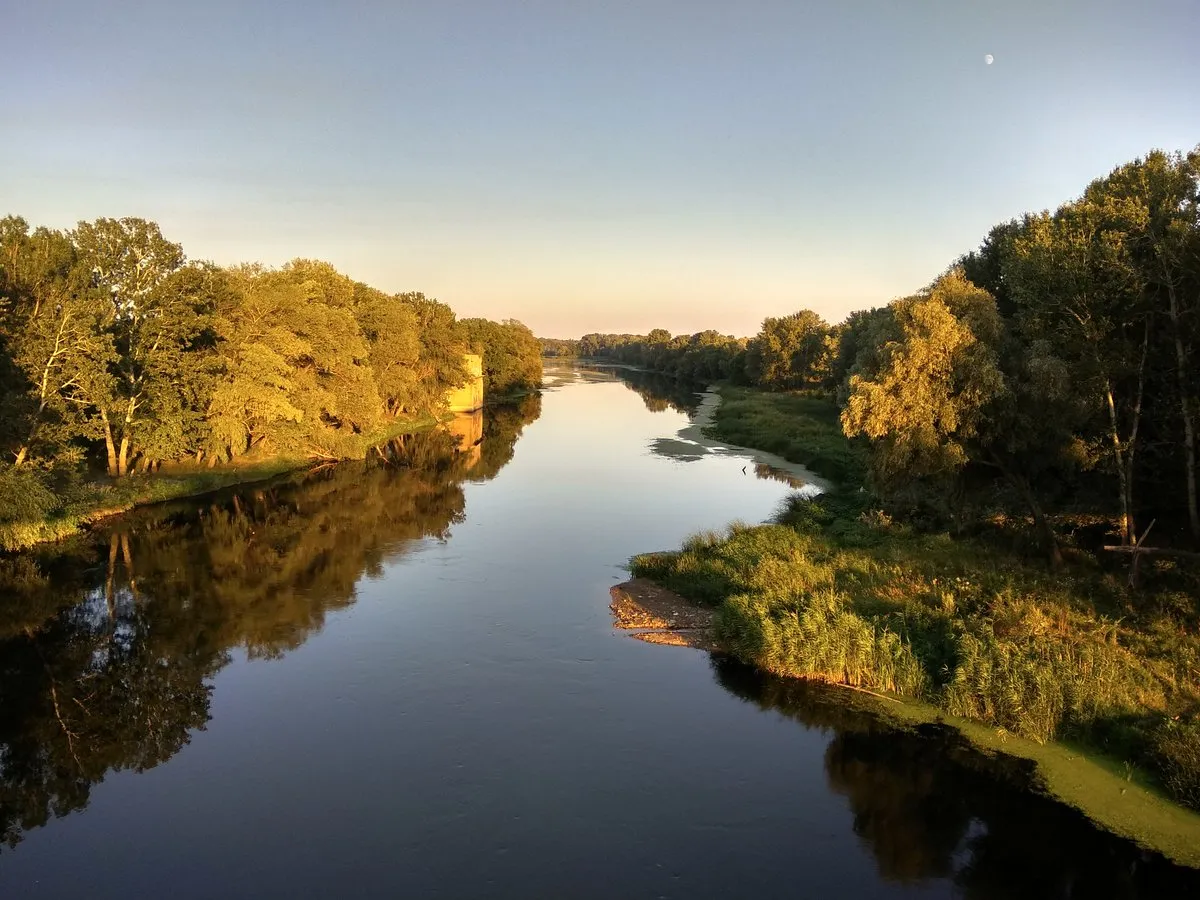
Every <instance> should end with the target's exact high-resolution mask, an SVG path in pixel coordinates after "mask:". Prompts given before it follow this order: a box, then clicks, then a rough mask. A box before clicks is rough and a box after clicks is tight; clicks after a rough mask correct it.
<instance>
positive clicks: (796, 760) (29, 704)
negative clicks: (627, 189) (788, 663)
mask: <svg viewBox="0 0 1200 900" xmlns="http://www.w3.org/2000/svg"><path fill="white" fill-rule="evenodd" d="M697 401H698V398H697V397H696V395H695V394H693V393H692V392H690V391H688V390H685V389H680V388H678V387H672V386H670V385H669V384H666V385H664V384H663V383H662V382H661V381H656V380H655V379H651V378H648V377H647V376H644V375H639V374H636V373H632V374H631V373H621V372H618V371H615V370H609V371H605V370H596V369H587V370H585V369H577V368H565V367H563V368H558V369H554V370H548V373H547V389H546V390H545V392H544V393H543V394H542V396H541V397H531V398H527V399H526V400H524V401H523V402H522V403H521V404H519V405H517V406H513V407H506V408H502V409H498V410H495V411H491V412H489V413H488V415H486V416H484V417H482V418H477V419H471V420H466V421H465V422H461V423H459V426H458V427H457V428H456V432H457V435H458V437H457V442H458V443H457V446H455V441H456V437H455V435H454V434H451V433H449V432H444V431H440V432H433V433H428V434H423V435H415V436H410V437H407V438H405V439H402V440H397V441H396V442H393V444H391V445H389V446H388V447H387V448H383V449H382V450H381V452H380V453H378V454H376V455H373V456H372V458H371V459H369V460H367V461H365V462H351V463H345V464H342V465H340V466H333V467H328V468H325V469H322V470H319V471H315V472H312V473H308V474H305V475H302V476H293V477H291V478H285V479H281V480H279V481H276V482H273V483H269V484H265V485H250V486H246V487H243V488H241V489H237V490H231V491H226V492H222V493H220V494H216V495H213V496H210V497H206V498H202V499H198V500H196V501H193V502H188V503H179V504H173V505H170V506H162V507H153V508H148V509H144V510H139V511H135V512H133V513H131V514H129V515H127V516H125V517H122V518H120V519H117V520H114V521H113V522H112V523H110V524H109V525H108V526H106V527H104V528H98V529H96V530H94V531H93V532H91V533H89V534H87V535H85V536H82V537H80V538H79V539H77V540H73V541H70V542H67V543H65V544H63V545H60V546H56V547H44V548H41V549H40V550H38V551H37V552H35V553H31V554H26V555H24V556H19V557H12V558H8V559H6V560H2V561H0V595H3V596H6V597H7V599H6V601H5V602H4V604H3V605H2V606H0V679H2V681H0V829H2V831H0V837H2V838H3V844H0V895H3V896H6V897H29V898H35V897H88V898H108V897H121V898H129V897H170V898H172V900H184V898H212V897H281V898H282V897H287V898H296V897H332V896H354V897H396V896H406V897H426V896H428V897H499V898H510V897H511V898H517V897H520V898H526V897H572V898H575V897H582V898H587V897H622V898H642V897H645V898H652V897H679V898H684V897H686V898H702V897H714V898H715V897H721V898H729V897H742V896H755V897H762V898H765V897H815V898H825V897H848V898H872V897H886V898H892V897H971V898H988V900H993V898H1006V897H1014V898H1015V897H1020V898H1042V897H1045V898H1067V897H1088V898H1102V897H1120V898H1150V897H1154V898H1158V897H1172V896H1186V895H1189V894H1190V895H1191V896H1200V879H1198V878H1197V874H1198V873H1196V872H1193V871H1191V870H1183V869H1180V868H1176V867H1172V866H1170V865H1169V864H1167V863H1165V862H1163V861H1162V860H1161V859H1160V858H1158V857H1156V856H1154V855H1153V854H1148V853H1143V852H1141V851H1139V850H1138V849H1137V848H1135V847H1134V846H1133V845H1131V844H1130V843H1128V842H1126V841H1123V840H1120V839H1117V838H1114V837H1112V836H1109V835H1107V834H1104V833H1101V832H1099V831H1097V830H1096V829H1094V828H1092V827H1091V826H1090V825H1089V824H1088V823H1087V822H1086V820H1084V819H1083V818H1082V817H1081V816H1080V815H1078V814H1076V813H1074V812H1072V811H1071V810H1068V809H1066V808H1064V807H1062V806H1060V805H1057V804H1055V803H1052V802H1050V801H1048V800H1045V799H1042V798H1039V797H1036V796H1032V795H1031V794H1029V793H1028V792H1027V791H1025V790H1024V789H1023V785H1024V783H1025V781H1026V780H1027V777H1028V775H1027V773H1026V772H1025V770H1024V768H1023V767H1022V766H1020V765H1015V764H1014V765H1009V766H997V765H995V764H991V763H988V762H987V761H986V760H984V759H983V758H982V757H981V756H980V755H978V754H976V753H974V752H973V751H971V750H970V749H969V748H967V747H965V746H963V745H962V744H961V742H959V741H957V740H955V738H954V736H953V735H951V734H947V733H944V732H942V731H940V730H938V729H936V728H926V729H924V731H923V732H922V733H904V734H899V733H894V732H890V731H889V730H888V729H887V728H885V727H883V726H882V725H881V724H880V723H878V722H877V721H876V720H875V719H874V718H873V717H872V716H871V715H870V714H869V713H867V712H864V711H862V710H860V709H857V708H856V707H855V706H854V704H853V703H852V702H848V698H847V696H846V695H847V694H848V693H849V692H846V691H839V690H837V689H831V688H823V687H820V686H814V685H805V684H801V683H795V682H791V683H785V682H782V681H778V680H775V679H769V678H764V677H761V676H758V675H756V674H755V673H753V672H751V671H749V670H747V669H746V668H744V667H742V666H740V665H737V664H735V663H733V662H731V661H729V660H723V659H721V658H718V657H712V656H710V655H708V654H706V653H702V652H699V651H694V650H687V649H682V648H674V647H658V646H652V645H649V644H645V643H641V642H639V641H636V640H632V639H630V638H629V637H628V636H627V635H625V634H623V633H620V632H615V631H614V630H613V628H612V623H611V619H610V615H609V610H608V601H609V594H608V590H609V588H610V587H611V586H612V585H613V584H615V583H617V582H619V581H621V580H624V579H625V578H626V577H627V573H626V571H625V569H624V568H623V566H624V564H625V563H626V561H627V560H628V558H629V557H630V556H631V555H632V554H634V553H637V552H641V551H646V550H655V549H665V548H672V547H675V546H677V545H678V544H679V543H680V542H681V541H682V539H683V538H684V537H686V536H687V535H688V534H690V533H692V532H694V531H697V530H699V529H705V528H720V527H722V526H724V525H725V524H727V523H728V522H730V521H732V520H734V519H741V520H744V521H749V522H757V521H762V520H764V519H766V518H768V517H769V516H770V515H771V513H772V511H773V510H774V509H775V508H776V506H777V505H778V504H779V503H780V501H781V500H782V499H783V498H784V496H785V495H786V494H787V493H788V492H789V491H790V490H791V489H792V488H791V486H789V484H787V483H786V480H787V479H783V478H778V477H770V476H772V475H774V474H777V473H772V472H771V471H769V470H767V469H765V468H762V467H759V468H758V469H756V467H755V466H754V465H753V460H751V459H749V458H747V457H746V456H745V455H743V454H741V453H738V452H733V451H730V452H711V450H709V449H707V448H704V447H698V446H697V447H695V450H694V452H693V451H691V450H689V449H688V444H687V442H686V441H685V440H680V439H679V438H678V437H677V435H678V434H679V432H680V431H681V430H683V429H684V428H685V426H687V424H688V416H687V410H692V409H694V408H695V406H696V403H697ZM761 476H767V477H761Z"/></svg>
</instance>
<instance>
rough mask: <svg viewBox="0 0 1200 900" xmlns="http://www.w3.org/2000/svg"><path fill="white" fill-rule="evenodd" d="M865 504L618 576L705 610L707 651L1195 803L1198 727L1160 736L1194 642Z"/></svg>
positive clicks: (1193, 697)
mask: <svg viewBox="0 0 1200 900" xmlns="http://www.w3.org/2000/svg"><path fill="white" fill-rule="evenodd" d="M863 506H864V501H863V500H860V499H858V498H857V497H855V496H848V495H843V496H833V497H827V498H823V499H821V500H819V501H815V502H808V501H801V500H794V501H792V502H791V503H790V504H789V505H788V506H787V507H785V509H784V510H782V511H781V513H780V516H779V519H778V522H777V523H776V524H770V525H763V526H759V527H747V526H744V525H736V526H733V527H731V528H730V529H729V530H727V531H726V532H725V533H724V534H721V535H715V534H713V533H711V532H710V533H705V534H702V535H698V536H696V537H694V538H692V539H690V540H689V541H688V542H687V543H686V544H685V545H684V547H683V548H682V549H681V550H680V551H678V552H674V553H657V554H647V555H643V556H638V557H635V558H634V560H633V563H632V568H633V572H634V574H635V575H638V576H642V577H647V578H651V579H654V580H655V581H658V582H660V583H662V584H664V585H666V586H667V587H669V588H671V589H673V590H675V591H677V592H679V593H680V594H683V595H684V596H686V597H689V598H690V599H693V600H694V601H696V602H699V603H703V604H706V605H710V606H715V607H717V609H718V615H717V631H718V636H719V637H720V638H721V640H722V641H723V642H724V644H725V645H726V646H727V647H728V649H729V650H730V651H731V652H732V653H734V654H735V655H736V656H738V657H739V658H741V659H743V660H745V661H746V662H749V663H751V664H754V665H756V666H758V667H760V668H762V669H765V670H767V671H770V672H774V673H777V674H782V675H791V676H799V677H806V678H816V679H821V680H826V681H833V682H838V683H842V684H848V685H853V686H856V687H864V688H869V689H871V690H877V691H891V692H894V693H895V694H897V695H900V696H903V697H907V698H911V699H915V700H922V701H925V702H929V703H933V704H935V705H937V706H939V707H941V708H942V709H944V710H946V711H947V712H948V713H952V714H955V715H959V716H963V717H967V718H971V719H975V720H978V721H980V722H984V723H986V724H988V725H991V726H994V727H996V728H999V729H1003V730H1004V731H1007V732H1010V733H1013V734H1018V735H1021V736H1024V737H1027V738H1031V739H1033V740H1036V741H1039V742H1045V741H1050V740H1056V739H1063V738H1072V739H1077V740H1083V741H1084V742H1087V743H1090V744H1092V745H1093V746H1096V747H1098V748H1099V749H1102V750H1105V751H1107V752H1109V753H1113V754H1116V755H1118V756H1120V757H1122V758H1126V759H1131V760H1133V761H1134V762H1135V763H1136V764H1138V765H1144V766H1147V767H1148V768H1150V769H1152V770H1155V771H1157V772H1158V773H1159V776H1160V778H1161V780H1162V782H1163V783H1164V785H1166V786H1167V787H1168V788H1169V789H1170V790H1171V791H1172V792H1173V794H1174V796H1176V798H1177V799H1179V800H1180V801H1181V802H1187V803H1192V804H1196V803H1197V796H1196V791H1197V787H1196V786H1197V784H1200V751H1198V750H1197V747H1198V746H1200V737H1198V735H1200V726H1198V725H1195V724H1194V723H1193V724H1191V725H1187V726H1181V725H1178V724H1176V723H1174V722H1173V721H1172V718H1173V717H1176V716H1179V717H1182V718H1183V720H1185V721H1187V720H1188V718H1189V717H1190V716H1193V715H1194V714H1195V712H1196V711H1197V710H1200V684H1198V683H1197V679H1196V671H1197V670H1196V668H1195V663H1196V660H1197V659H1200V655H1198V654H1200V639H1198V638H1197V637H1196V635H1195V629H1194V627H1193V628H1189V627H1188V625H1187V623H1184V622H1179V621H1177V620H1175V619H1172V618H1171V617H1170V616H1169V615H1168V616H1166V617H1165V618H1164V614H1162V613H1160V612H1157V611H1152V604H1151V605H1150V606H1147V605H1145V603H1144V598H1140V597H1132V596H1130V595H1129V594H1128V592H1127V589H1126V587H1125V586H1124V583H1123V577H1122V576H1121V574H1119V573H1117V574H1111V575H1110V574H1106V573H1104V572H1102V571H1100V570H1099V569H1098V568H1096V567H1092V568H1087V567H1083V566H1081V565H1079V564H1077V565H1076V567H1075V568H1074V569H1073V570H1072V571H1070V572H1069V573H1068V574H1066V575H1057V576H1056V575H1051V574H1050V573H1049V572H1048V571H1046V570H1045V569H1044V568H1043V567H1042V566H1040V565H1039V564H1038V563H1036V562H1026V561H1025V560H1022V559H1020V558H1017V557H1014V556H1012V555H1011V554H1007V553H1003V552H1001V551H999V550H997V549H995V548H993V547H989V546H987V545H985V544H981V543H978V542H972V541H955V540H951V539H949V538H948V537H947V536H945V535H928V534H919V533H915V532H913V531H911V530H909V529H905V528H901V527H897V526H895V525H893V524H892V523H891V522H890V521H888V520H887V518H886V517H884V516H880V515H878V514H877V513H870V512H868V511H865V510H864V509H863ZM1138 604H1142V606H1143V608H1142V609H1141V610H1139V609H1138V606H1137V605H1138ZM1168 726H1170V728H1171V730H1170V731H1169V732H1167V731H1164V729H1167V728H1168ZM1162 734H1167V735H1168V737H1166V738H1160V735H1162Z"/></svg>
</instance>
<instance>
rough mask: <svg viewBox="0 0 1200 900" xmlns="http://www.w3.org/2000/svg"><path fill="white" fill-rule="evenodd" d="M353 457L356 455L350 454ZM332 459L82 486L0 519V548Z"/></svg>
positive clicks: (366, 441)
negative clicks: (28, 517)
mask: <svg viewBox="0 0 1200 900" xmlns="http://www.w3.org/2000/svg"><path fill="white" fill-rule="evenodd" d="M438 421H439V420H438V419H437V418H435V417H434V416H421V417H419V418H413V419H406V420H404V421H400V422H395V423H393V424H392V425H391V426H390V427H388V428H385V429H381V430H380V431H378V432H375V433H374V434H371V435H369V436H364V438H363V440H362V441H361V443H360V444H359V446H358V447H356V448H355V449H356V452H358V451H361V452H358V455H365V454H366V452H367V451H368V450H369V449H370V448H371V447H374V446H378V445H379V444H382V443H385V442H387V441H389V440H391V439H393V438H395V437H399V436H400V435H403V434H413V433H416V432H419V431H424V430H427V429H429V428H432V427H434V426H435V425H436V424H437V423H438ZM346 458H354V457H346ZM325 462H328V460H320V461H316V460H313V459H312V458H311V457H308V456H271V457H252V456H246V457H241V458H239V459H237V460H234V461H232V462H230V463H225V464H222V465H219V466H215V467H213V468H208V467H207V466H204V465H202V464H195V465H192V464H175V465H172V466H169V467H168V468H166V469H165V470H160V471H157V472H153V473H138V474H132V475H127V476H125V477H123V478H119V479H109V480H105V481H97V482H91V483H88V484H84V485H81V486H79V487H77V488H76V489H75V490H73V491H72V492H71V494H70V495H69V496H66V497H64V498H62V500H61V503H60V505H59V506H58V508H57V509H56V510H55V511H54V513H53V514H51V515H50V516H47V517H46V518H44V519H40V520H37V521H30V522H0V549H2V550H7V551H19V550H25V549H28V548H30V547H33V546H36V545H37V544H42V543H47V542H51V541H59V540H63V539H65V538H68V537H70V536H71V535H73V534H76V533H77V532H79V531H80V530H82V529H85V528H88V527H90V526H91V525H94V524H95V523H97V522H100V521H102V520H104V519H108V518H111V517H113V516H117V515H121V514H122V513H126V512H129V511H130V510H132V509H135V508H137V507H141V506H151V505H154V504H156V503H167V502H170V501H172V500H182V499H184V498H187V497H198V496H201V495H203V494H208V493H211V492H213V491H218V490H222V489H223V488H228V487H233V486H234V485H239V484H252V483H254V482H259V481H267V480H269V479H272V478H276V477H278V476H280V475H286V474H289V473H291V472H297V471H300V470H302V469H306V468H309V467H311V466H313V465H316V464H321V463H325Z"/></svg>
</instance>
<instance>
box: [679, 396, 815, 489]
mask: <svg viewBox="0 0 1200 900" xmlns="http://www.w3.org/2000/svg"><path fill="white" fill-rule="evenodd" d="M720 405H721V395H720V394H719V393H717V392H716V391H715V390H713V389H712V388H711V387H710V388H709V389H708V390H706V391H704V392H703V393H702V394H701V395H700V407H699V408H698V409H697V410H696V414H695V415H694V416H693V417H692V422H691V424H690V425H688V426H687V427H686V428H682V429H680V430H679V433H678V436H679V438H680V439H681V440H684V441H687V442H689V443H690V444H693V445H696V446H697V447H700V448H703V450H704V451H706V452H709V453H731V452H734V453H736V454H737V455H738V456H749V457H750V458H751V459H753V460H754V462H755V463H756V464H757V465H759V466H763V467H765V469H766V470H767V471H770V472H776V473H779V474H780V475H784V476H787V477H788V478H790V479H792V480H793V482H794V486H797V487H800V486H801V485H803V487H801V488H800V489H801V490H805V491H806V492H807V493H812V494H818V493H824V492H826V491H831V490H833V483H832V482H830V481H827V480H826V479H824V478H822V477H820V476H819V475H815V474H813V472H812V471H811V470H809V469H807V468H805V467H804V466H802V465H800V464H799V463H794V462H790V461H789V460H786V459H784V458H783V457H782V456H776V455H775V454H774V453H767V452H766V451H764V450H755V449H754V448H753V447H741V446H739V445H737V444H730V443H726V442H723V441H718V440H715V439H713V438H711V437H709V436H708V435H707V434H706V433H705V430H706V429H707V428H708V427H709V426H711V425H712V423H713V415H714V414H715V413H716V411H717V407H719V406H720ZM781 480H783V479H781Z"/></svg>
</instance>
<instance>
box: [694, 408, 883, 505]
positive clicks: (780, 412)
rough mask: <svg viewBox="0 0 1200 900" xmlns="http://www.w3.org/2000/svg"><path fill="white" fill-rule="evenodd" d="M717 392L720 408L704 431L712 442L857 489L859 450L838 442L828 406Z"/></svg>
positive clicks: (834, 413)
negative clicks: (780, 461) (785, 462)
mask: <svg viewBox="0 0 1200 900" xmlns="http://www.w3.org/2000/svg"><path fill="white" fill-rule="evenodd" d="M718 390H719V392H720V395H721V405H720V406H719V407H718V408H717V410H716V412H715V414H714V415H713V424H712V426H711V427H710V428H709V429H708V433H709V434H710V435H712V437H714V438H717V439H719V440H722V441H728V442H729V443H731V444H737V445H739V446H742V447H753V448H755V449H758V450H766V451H767V452H768V453H774V454H776V455H777V456H782V457H783V458H784V459H787V460H789V461H791V462H795V463H800V464H801V465H802V466H806V467H807V468H809V469H811V470H812V471H813V472H815V473H817V474H818V475H821V476H823V477H825V478H828V479H829V480H831V481H834V482H836V483H839V484H854V485H858V484H861V483H862V481H863V480H864V479H865V478H866V456H865V453H864V452H863V448H861V447H859V446H857V445H855V444H852V443H851V442H850V441H847V440H846V438H845V437H844V436H843V434H842V426H841V424H840V423H839V421H838V409H837V406H836V405H835V404H834V403H833V401H831V400H828V399H826V398H824V397H816V396H809V395H805V394H797V393H768V392H766V391H759V390H754V389H752V388H739V387H732V386H730V385H722V386H721V387H720V388H719V389H718Z"/></svg>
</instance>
